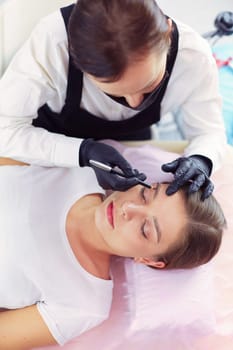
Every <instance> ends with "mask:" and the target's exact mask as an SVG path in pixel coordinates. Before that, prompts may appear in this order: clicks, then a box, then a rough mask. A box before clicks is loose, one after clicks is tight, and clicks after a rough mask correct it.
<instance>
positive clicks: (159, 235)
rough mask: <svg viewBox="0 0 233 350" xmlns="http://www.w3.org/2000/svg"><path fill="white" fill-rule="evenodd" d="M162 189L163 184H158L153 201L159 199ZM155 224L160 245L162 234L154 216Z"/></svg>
mask: <svg viewBox="0 0 233 350" xmlns="http://www.w3.org/2000/svg"><path fill="white" fill-rule="evenodd" d="M160 189H161V183H158V185H157V187H156V188H155V189H154V194H153V200H154V199H155V198H156V197H157V195H158V193H159V190H160ZM153 222H154V226H155V230H156V233H157V242H158V243H159V242H160V240H161V236H162V233H161V230H160V227H159V223H158V220H157V219H156V217H154V216H153Z"/></svg>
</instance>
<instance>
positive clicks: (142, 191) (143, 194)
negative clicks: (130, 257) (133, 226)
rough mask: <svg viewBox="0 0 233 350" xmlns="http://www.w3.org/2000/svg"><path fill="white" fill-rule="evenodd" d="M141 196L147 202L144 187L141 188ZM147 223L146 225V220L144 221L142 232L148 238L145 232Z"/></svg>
mask: <svg viewBox="0 0 233 350" xmlns="http://www.w3.org/2000/svg"><path fill="white" fill-rule="evenodd" d="M140 197H141V198H142V199H143V201H144V202H146V197H145V188H144V187H143V188H142V189H141V190H140ZM145 225H146V221H144V223H143V225H142V226H141V234H142V236H143V237H144V238H145V239H148V237H147V235H146V234H145V230H144V228H145Z"/></svg>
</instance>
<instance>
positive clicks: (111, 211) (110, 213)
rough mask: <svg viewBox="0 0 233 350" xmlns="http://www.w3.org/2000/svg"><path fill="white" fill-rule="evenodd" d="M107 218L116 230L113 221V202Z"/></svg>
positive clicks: (108, 209) (108, 208) (109, 206)
mask: <svg viewBox="0 0 233 350" xmlns="http://www.w3.org/2000/svg"><path fill="white" fill-rule="evenodd" d="M107 218H108V222H109V223H110V225H111V226H112V227H113V228H114V220H113V202H111V203H110V204H109V205H108V206H107Z"/></svg>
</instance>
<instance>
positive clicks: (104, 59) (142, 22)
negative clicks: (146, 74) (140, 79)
mask: <svg viewBox="0 0 233 350" xmlns="http://www.w3.org/2000/svg"><path fill="white" fill-rule="evenodd" d="M68 37H69V49H70V54H71V56H72V58H73V61H74V64H75V65H76V66H77V68H78V69H80V70H81V71H83V72H86V73H89V74H91V75H93V76H95V77H97V78H104V79H105V80H106V81H109V82H110V81H115V80H117V79H119V78H120V77H121V75H122V74H123V73H124V71H125V70H126V68H127V67H128V66H129V64H130V62H133V61H135V60H141V59H142V58H143V56H144V55H145V54H147V53H149V52H151V50H155V51H157V52H158V54H162V53H164V52H166V51H165V50H167V51H168V49H169V45H170V40H169V37H170V30H169V26H168V22H167V18H166V16H165V15H164V14H163V13H162V11H161V10H160V8H159V7H158V6H157V4H156V2H155V1H154V0H78V2H77V3H76V5H75V7H74V9H73V11H72V14H71V17H70V21H69V26H68Z"/></svg>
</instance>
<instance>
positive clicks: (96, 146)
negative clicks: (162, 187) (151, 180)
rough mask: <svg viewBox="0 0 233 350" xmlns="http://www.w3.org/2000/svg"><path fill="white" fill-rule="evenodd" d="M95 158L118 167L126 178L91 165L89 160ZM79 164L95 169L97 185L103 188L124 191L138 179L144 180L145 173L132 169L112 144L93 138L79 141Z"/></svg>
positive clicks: (135, 183) (136, 182)
mask: <svg viewBox="0 0 233 350" xmlns="http://www.w3.org/2000/svg"><path fill="white" fill-rule="evenodd" d="M90 159H92V160H96V161H99V162H102V163H104V164H106V165H109V166H111V167H118V168H120V169H121V170H122V172H123V173H124V175H125V176H126V177H127V178H124V177H121V176H119V175H116V174H112V173H108V172H105V171H104V170H101V169H98V168H96V167H92V166H91V164H90V163H89V160H90ZM79 164H80V166H90V167H92V169H93V170H94V171H95V174H96V177H97V180H98V183H99V185H100V186H101V187H102V188H104V189H105V190H109V189H112V190H115V191H126V190H128V189H129V188H131V187H133V186H135V185H137V184H138V179H140V180H142V181H144V180H145V179H146V175H145V174H143V173H139V171H138V170H136V169H132V167H131V165H130V164H129V163H128V162H127V160H126V159H125V158H124V157H122V155H121V154H120V153H119V152H118V151H117V150H116V149H115V148H113V147H112V146H109V145H106V144H104V143H101V142H97V141H94V140H93V139H86V140H84V141H83V142H82V143H81V146H80V151H79Z"/></svg>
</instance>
